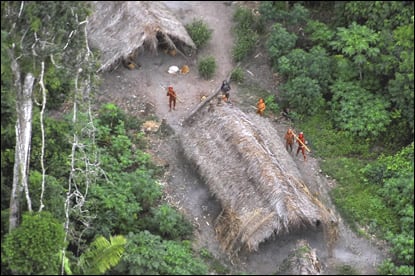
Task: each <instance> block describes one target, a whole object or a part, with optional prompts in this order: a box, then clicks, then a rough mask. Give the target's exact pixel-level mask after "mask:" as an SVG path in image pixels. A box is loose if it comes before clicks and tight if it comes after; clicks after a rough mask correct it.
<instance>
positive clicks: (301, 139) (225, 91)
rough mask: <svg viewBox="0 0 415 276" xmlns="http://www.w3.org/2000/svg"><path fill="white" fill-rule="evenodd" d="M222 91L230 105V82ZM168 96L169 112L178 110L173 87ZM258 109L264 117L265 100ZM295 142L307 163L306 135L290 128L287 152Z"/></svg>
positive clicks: (262, 100) (286, 134)
mask: <svg viewBox="0 0 415 276" xmlns="http://www.w3.org/2000/svg"><path fill="white" fill-rule="evenodd" d="M220 90H221V91H222V95H223V99H224V101H225V102H227V103H230V100H229V96H230V95H229V91H230V90H231V86H230V85H229V82H228V81H226V80H224V81H223V82H222V86H221V88H220ZM167 96H168V97H169V108H170V109H169V111H171V109H172V107H173V110H175V109H176V99H177V94H176V92H175V91H174V89H173V87H172V86H169V87H168V89H167ZM256 108H257V111H256V113H257V114H259V115H260V116H263V115H264V111H265V108H266V106H265V101H264V99H263V98H259V100H258V102H257V106H256ZM295 140H296V141H297V143H298V148H297V153H296V156H297V155H298V153H299V152H300V151H301V153H302V154H303V157H304V161H306V160H307V156H306V154H305V149H306V148H307V146H306V140H305V138H304V133H303V132H300V134H298V136H296V135H295V134H294V132H293V130H292V129H291V128H289V129H288V130H287V133H285V148H286V149H287V151H288V150H289V151H290V152H292V151H293V145H294V141H295Z"/></svg>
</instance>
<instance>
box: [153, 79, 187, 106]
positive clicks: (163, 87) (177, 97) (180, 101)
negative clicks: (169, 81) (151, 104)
mask: <svg viewBox="0 0 415 276" xmlns="http://www.w3.org/2000/svg"><path fill="white" fill-rule="evenodd" d="M159 85H160V87H161V88H162V89H163V90H166V87H165V86H163V85H161V83H159ZM176 99H177V100H178V101H179V103H183V101H182V100H180V99H179V96H177V93H176Z"/></svg>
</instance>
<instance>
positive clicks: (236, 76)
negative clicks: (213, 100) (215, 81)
mask: <svg viewBox="0 0 415 276" xmlns="http://www.w3.org/2000/svg"><path fill="white" fill-rule="evenodd" d="M243 80H244V71H243V70H242V68H241V67H239V66H238V67H236V68H234V69H233V70H232V73H231V81H235V82H242V81H243Z"/></svg>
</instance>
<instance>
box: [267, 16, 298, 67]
mask: <svg viewBox="0 0 415 276" xmlns="http://www.w3.org/2000/svg"><path fill="white" fill-rule="evenodd" d="M296 40H297V36H296V35H295V34H292V33H289V32H288V31H287V30H286V29H285V28H284V27H283V26H282V25H281V24H279V23H276V24H274V25H273V26H272V28H271V34H270V36H269V38H268V39H267V41H266V47H267V50H268V54H269V56H270V58H271V61H272V64H276V63H277V61H278V59H279V58H280V57H282V56H283V55H286V54H287V53H289V52H290V51H291V50H292V49H293V48H294V46H295V42H296Z"/></svg>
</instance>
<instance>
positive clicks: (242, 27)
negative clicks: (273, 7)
mask: <svg viewBox="0 0 415 276" xmlns="http://www.w3.org/2000/svg"><path fill="white" fill-rule="evenodd" d="M233 20H234V22H235V23H236V26H235V28H236V30H237V32H242V33H243V32H246V31H248V30H251V31H253V32H255V33H264V31H265V18H264V17H262V16H259V14H258V15H256V14H255V13H253V12H252V10H251V9H248V8H244V7H238V8H237V9H236V11H235V13H234V14H233Z"/></svg>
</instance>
